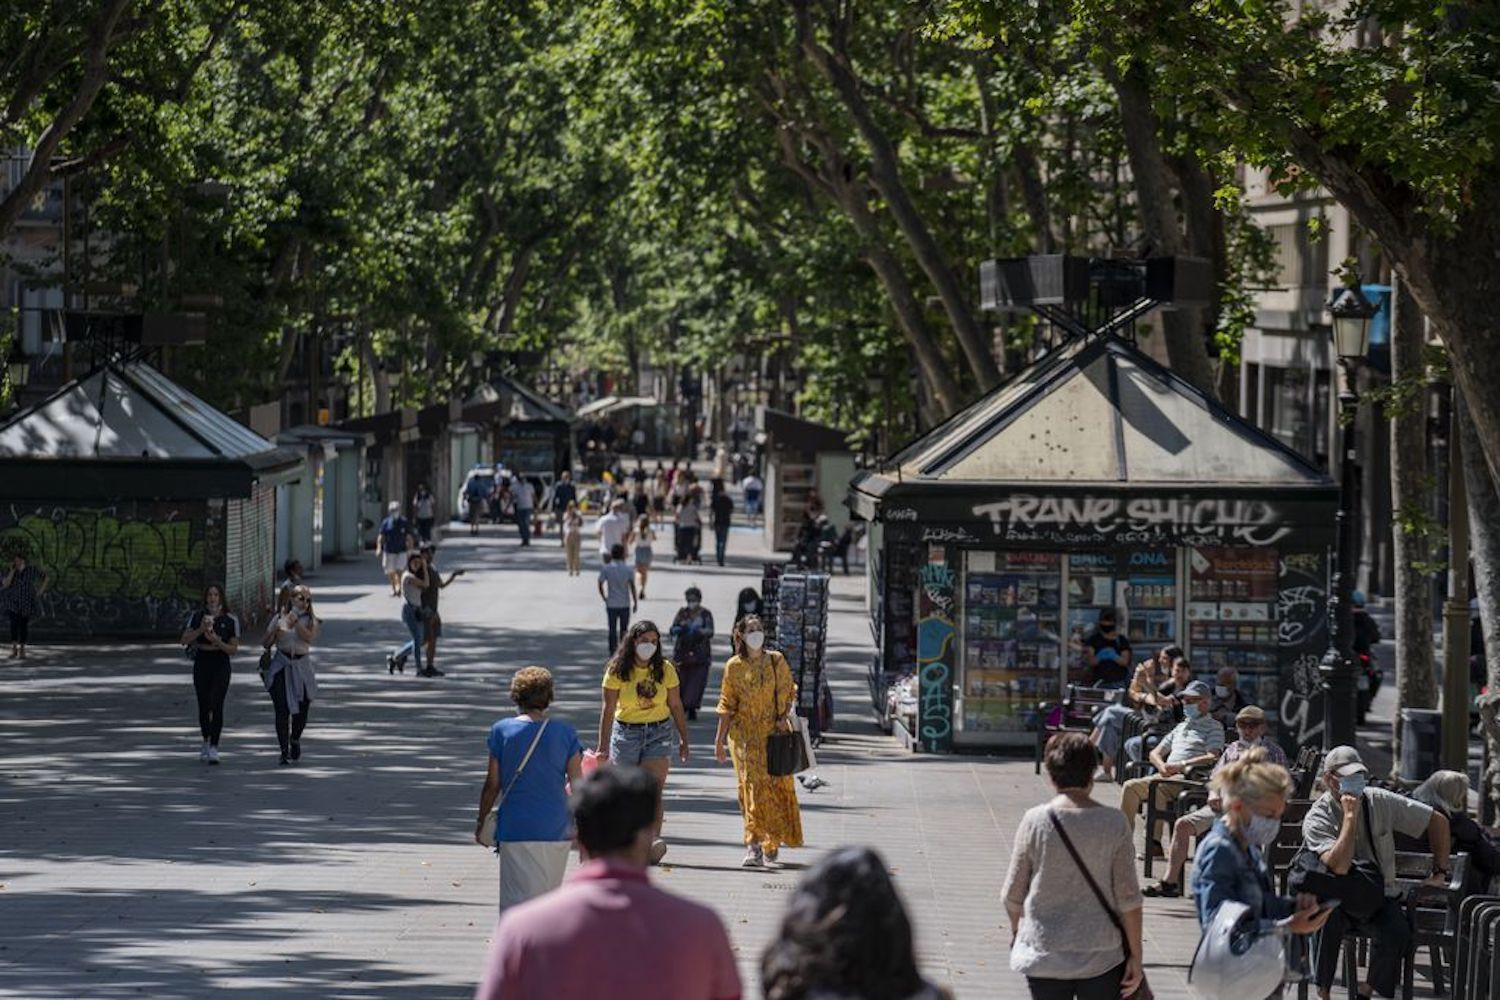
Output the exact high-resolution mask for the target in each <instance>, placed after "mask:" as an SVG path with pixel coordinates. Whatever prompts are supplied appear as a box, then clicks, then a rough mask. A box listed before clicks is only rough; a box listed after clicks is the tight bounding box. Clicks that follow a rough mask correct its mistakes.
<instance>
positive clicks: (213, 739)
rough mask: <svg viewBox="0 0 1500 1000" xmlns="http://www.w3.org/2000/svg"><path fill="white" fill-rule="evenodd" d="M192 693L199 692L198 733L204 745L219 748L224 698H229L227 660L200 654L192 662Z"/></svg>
mask: <svg viewBox="0 0 1500 1000" xmlns="http://www.w3.org/2000/svg"><path fill="white" fill-rule="evenodd" d="M193 690H194V691H196V692H198V729H199V731H200V732H202V733H203V740H204V742H205V743H209V744H212V745H213V746H218V745H219V734H220V733H222V732H223V731H224V698H225V697H226V696H227V695H228V694H229V657H227V656H224V655H223V654H220V655H218V656H214V655H213V654H212V653H199V654H198V658H197V659H196V660H194V661H193Z"/></svg>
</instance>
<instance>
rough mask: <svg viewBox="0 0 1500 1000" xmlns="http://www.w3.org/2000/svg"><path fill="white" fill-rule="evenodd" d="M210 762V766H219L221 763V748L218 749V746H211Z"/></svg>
mask: <svg viewBox="0 0 1500 1000" xmlns="http://www.w3.org/2000/svg"><path fill="white" fill-rule="evenodd" d="M208 762H209V763H210V764H217V763H218V762H219V748H218V747H216V746H210V747H209V748H208Z"/></svg>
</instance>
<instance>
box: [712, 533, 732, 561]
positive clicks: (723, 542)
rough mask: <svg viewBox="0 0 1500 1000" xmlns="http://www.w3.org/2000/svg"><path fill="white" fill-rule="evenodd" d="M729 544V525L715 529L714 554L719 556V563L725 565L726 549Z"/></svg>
mask: <svg viewBox="0 0 1500 1000" xmlns="http://www.w3.org/2000/svg"><path fill="white" fill-rule="evenodd" d="M728 545H729V525H727V524H726V525H724V526H722V527H718V528H715V529H714V555H715V556H717V557H718V562H719V565H720V566H722V565H724V549H725V548H726V547H727V546H728Z"/></svg>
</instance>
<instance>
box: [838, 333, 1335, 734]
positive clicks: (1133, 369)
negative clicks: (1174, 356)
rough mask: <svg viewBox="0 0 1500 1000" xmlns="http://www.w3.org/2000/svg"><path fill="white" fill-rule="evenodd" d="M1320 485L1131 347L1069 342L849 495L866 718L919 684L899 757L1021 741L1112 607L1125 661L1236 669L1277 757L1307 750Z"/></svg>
mask: <svg viewBox="0 0 1500 1000" xmlns="http://www.w3.org/2000/svg"><path fill="white" fill-rule="evenodd" d="M1337 492H1338V491H1337V488H1336V486H1335V485H1334V483H1333V482H1332V481H1331V480H1330V479H1329V478H1328V477H1327V475H1325V474H1324V473H1323V472H1322V471H1321V470H1319V469H1317V468H1315V467H1314V466H1312V465H1310V464H1309V463H1307V462H1306V461H1305V460H1304V459H1302V458H1301V457H1300V456H1299V455H1297V454H1296V453H1295V452H1293V451H1291V450H1290V449H1288V448H1286V447H1284V446H1283V445H1282V444H1280V443H1279V442H1278V441H1276V440H1275V439H1274V438H1272V437H1270V436H1269V435H1267V434H1265V433H1263V432H1262V431H1260V430H1259V429H1258V428H1256V427H1255V426H1253V425H1251V424H1249V423H1247V422H1245V421H1244V420H1242V419H1240V418H1239V417H1238V416H1236V415H1235V414H1233V413H1231V412H1229V411H1228V410H1226V409H1225V408H1223V407H1222V406H1220V405H1219V404H1218V403H1217V402H1216V401H1214V400H1213V399H1211V398H1209V397H1208V396H1206V395H1205V394H1203V393H1201V392H1199V391H1198V390H1197V389H1195V388H1194V387H1193V386H1191V385H1190V384H1188V383H1187V382H1186V381H1184V380H1182V379H1180V378H1178V377H1177V376H1175V375H1174V374H1172V373H1171V372H1170V371H1168V370H1167V369H1166V368H1164V367H1163V366H1161V365H1160V364H1158V363H1157V362H1156V361H1154V360H1152V359H1151V358H1150V357H1149V356H1147V355H1146V354H1144V353H1143V352H1142V351H1140V350H1139V349H1138V348H1136V347H1135V346H1134V345H1133V344H1131V343H1129V342H1127V341H1125V340H1123V339H1120V338H1118V337H1115V336H1113V335H1109V334H1098V335H1091V336H1086V337H1078V338H1074V339H1072V340H1070V341H1068V342H1066V343H1064V344H1063V345H1062V346H1060V347H1058V348H1056V349H1054V350H1053V351H1052V352H1051V353H1050V354H1049V355H1047V356H1046V357H1044V358H1042V359H1041V360H1040V361H1039V362H1037V363H1036V364H1035V365H1033V366H1031V367H1030V368H1028V369H1026V370H1025V371H1023V372H1021V373H1019V374H1018V375H1017V376H1016V377H1015V378H1013V379H1011V380H1010V381H1009V382H1007V383H1006V384H1005V385H1002V386H1001V387H999V388H997V389H995V390H994V391H993V392H991V393H989V394H988V395H986V396H985V397H984V398H982V399H980V400H979V401H978V402H976V403H975V404H973V405H972V406H970V407H969V408H968V409H966V410H964V411H962V412H961V413H959V414H957V415H956V416H954V417H953V418H952V419H950V420H948V421H947V422H946V423H944V424H942V425H940V426H939V427H937V428H936V429H934V430H933V431H932V432H931V433H929V434H928V435H926V436H925V437H923V438H921V439H920V440H918V441H916V442H914V443H912V444H911V445H909V446H907V447H906V448H905V449H904V450H902V451H901V452H899V453H898V454H896V455H895V456H893V457H892V458H891V459H889V460H888V461H887V463H886V464H884V465H883V466H881V467H880V468H878V469H870V470H865V471H864V472H862V473H860V474H859V475H858V476H856V477H855V479H854V480H853V481H852V483H851V484H850V490H849V495H848V503H849V506H850V508H851V509H852V510H853V511H854V512H855V514H856V515H857V516H859V517H861V518H863V519H865V520H866V521H869V522H871V535H870V562H869V570H868V573H869V607H870V611H871V624H872V628H873V630H874V634H875V641H876V644H877V647H878V650H879V652H878V655H877V658H876V661H875V663H874V665H873V667H872V678H871V682H872V683H871V688H872V695H873V696H874V698H875V702H876V705H877V706H884V705H885V704H886V703H887V698H886V692H887V689H888V688H889V687H890V686H891V685H892V684H893V683H897V682H898V681H903V680H904V679H907V678H910V676H912V675H913V674H915V675H916V676H917V678H918V691H919V697H918V701H919V704H918V709H917V714H916V722H915V726H916V731H915V732H910V731H908V732H907V733H906V735H907V737H908V739H909V740H910V742H911V743H912V744H913V745H914V746H917V747H920V748H922V749H925V750H929V751H946V750H950V749H952V748H954V747H955V746H960V747H961V746H992V747H993V746H1006V745H1012V746H1019V745H1025V746H1030V745H1031V744H1032V741H1033V739H1034V736H1033V735H1032V734H1033V733H1034V731H1035V728H1036V726H1037V725H1039V723H1040V719H1039V712H1038V705H1039V703H1041V702H1043V701H1049V700H1053V699H1056V698H1058V697H1059V696H1060V695H1061V694H1062V693H1063V692H1064V690H1065V689H1066V686H1067V685H1068V684H1069V683H1079V682H1084V681H1087V680H1088V671H1087V666H1086V660H1085V658H1084V652H1083V650H1084V640H1085V638H1086V637H1087V636H1088V634H1089V632H1090V630H1091V629H1092V628H1093V626H1094V623H1095V621H1096V620H1097V619H1098V617H1099V613H1100V611H1101V610H1103V609H1104V608H1116V609H1118V613H1119V616H1120V620H1121V622H1122V627H1123V629H1124V632H1125V634H1126V635H1127V636H1128V638H1129V639H1130V643H1131V646H1132V647H1133V651H1134V658H1135V659H1136V660H1137V661H1139V660H1140V659H1144V658H1145V657H1146V656H1147V655H1148V654H1150V653H1151V652H1154V651H1155V650H1156V649H1157V648H1158V647H1160V646H1161V645H1164V644H1166V643H1177V644H1178V645H1181V646H1183V647H1184V649H1185V650H1186V651H1187V653H1188V656H1189V659H1190V660H1191V662H1192V664H1193V669H1194V672H1195V673H1196V674H1197V675H1199V676H1206V675H1209V674H1211V673H1212V672H1213V671H1215V670H1216V669H1217V668H1218V667H1220V666H1224V665H1231V666H1234V667H1236V668H1238V670H1239V677H1240V681H1239V683H1240V686H1241V688H1242V689H1244V691H1245V692H1246V694H1248V695H1249V696H1250V697H1251V698H1252V699H1253V700H1254V701H1255V702H1256V703H1257V704H1259V705H1260V706H1261V707H1262V708H1264V709H1265V710H1266V713H1267V715H1268V716H1269V717H1270V718H1271V719H1273V720H1274V723H1275V724H1276V725H1278V726H1279V730H1280V734H1281V738H1282V739H1283V740H1284V741H1285V742H1287V743H1288V744H1290V745H1296V744H1300V743H1302V742H1305V741H1307V740H1309V739H1312V738H1314V737H1315V736H1316V735H1317V734H1318V733H1319V732H1320V731H1321V726H1322V721H1321V708H1320V705H1319V704H1318V697H1317V692H1318V683H1319V680H1318V674H1317V662H1318V659H1319V658H1320V657H1321V655H1322V653H1323V650H1324V649H1325V648H1326V646H1327V643H1328V632H1327V616H1326V607H1325V605H1326V601H1327V588H1328V584H1327V574H1328V558H1327V553H1328V547H1329V545H1330V544H1331V543H1332V540H1333V528H1334V512H1335V509H1336V507H1337V499H1338V497H1337Z"/></svg>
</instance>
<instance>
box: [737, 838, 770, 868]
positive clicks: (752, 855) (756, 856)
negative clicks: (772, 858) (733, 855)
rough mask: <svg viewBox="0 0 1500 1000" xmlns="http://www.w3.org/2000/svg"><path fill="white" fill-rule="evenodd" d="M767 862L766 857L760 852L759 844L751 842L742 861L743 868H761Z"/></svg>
mask: <svg viewBox="0 0 1500 1000" xmlns="http://www.w3.org/2000/svg"><path fill="white" fill-rule="evenodd" d="M764 864H765V858H764V856H763V855H762V854H761V853H760V845H759V844H751V845H750V846H749V847H747V848H745V857H744V859H743V860H742V861H740V867H741V868H760V867H761V866H762V865H764Z"/></svg>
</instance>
